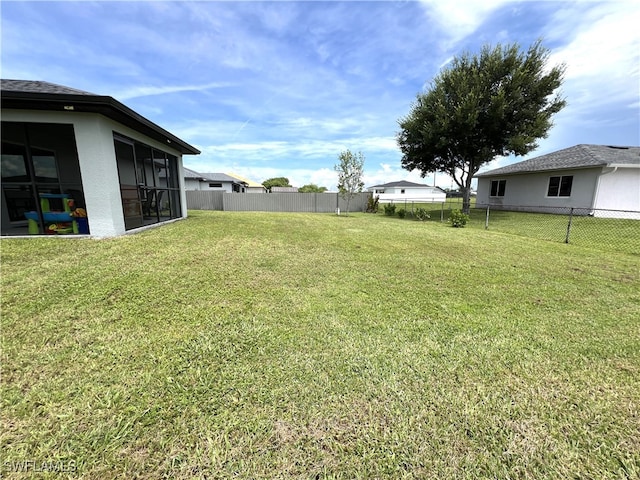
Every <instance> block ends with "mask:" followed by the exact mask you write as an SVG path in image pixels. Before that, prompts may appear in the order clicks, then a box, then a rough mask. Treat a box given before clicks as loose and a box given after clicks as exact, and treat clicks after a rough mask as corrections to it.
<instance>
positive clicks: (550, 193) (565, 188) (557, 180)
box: [547, 175, 573, 197]
mask: <svg viewBox="0 0 640 480" xmlns="http://www.w3.org/2000/svg"><path fill="white" fill-rule="evenodd" d="M572 185H573V175H563V176H558V177H549V188H548V189H547V197H570V196H571V187H572Z"/></svg>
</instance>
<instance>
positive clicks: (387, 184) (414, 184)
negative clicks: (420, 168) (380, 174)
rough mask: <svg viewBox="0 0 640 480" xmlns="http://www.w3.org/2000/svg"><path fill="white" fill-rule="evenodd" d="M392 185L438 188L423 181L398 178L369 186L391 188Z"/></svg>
mask: <svg viewBox="0 0 640 480" xmlns="http://www.w3.org/2000/svg"><path fill="white" fill-rule="evenodd" d="M392 187H414V188H416V187H417V188H427V187H429V188H438V187H434V186H433V185H426V184H424V183H415V182H409V181H407V180H400V181H397V182H389V183H383V184H382V185H373V186H371V187H369V188H392Z"/></svg>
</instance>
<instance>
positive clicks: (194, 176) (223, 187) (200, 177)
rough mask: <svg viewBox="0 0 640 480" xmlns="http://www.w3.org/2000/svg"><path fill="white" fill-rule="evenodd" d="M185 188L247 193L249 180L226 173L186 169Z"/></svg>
mask: <svg viewBox="0 0 640 480" xmlns="http://www.w3.org/2000/svg"><path fill="white" fill-rule="evenodd" d="M184 185H185V190H208V191H218V192H227V193H234V192H235V193H246V191H247V187H248V185H247V182H245V181H243V180H238V179H237V178H235V177H232V176H230V175H227V174H226V173H198V172H196V171H194V170H190V169H188V168H185V169H184Z"/></svg>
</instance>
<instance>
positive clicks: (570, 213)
mask: <svg viewBox="0 0 640 480" xmlns="http://www.w3.org/2000/svg"><path fill="white" fill-rule="evenodd" d="M572 221H573V207H571V210H570V211H569V223H568V224H567V236H566V237H565V239H564V243H569V236H570V235H571V222H572Z"/></svg>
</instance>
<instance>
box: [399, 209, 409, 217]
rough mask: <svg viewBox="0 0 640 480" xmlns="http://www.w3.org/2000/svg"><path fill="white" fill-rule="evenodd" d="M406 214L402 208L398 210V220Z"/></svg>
mask: <svg viewBox="0 0 640 480" xmlns="http://www.w3.org/2000/svg"><path fill="white" fill-rule="evenodd" d="M406 214H407V211H406V210H405V209H404V208H401V209H400V210H398V216H399V217H400V218H404V217H405V215H406Z"/></svg>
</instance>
